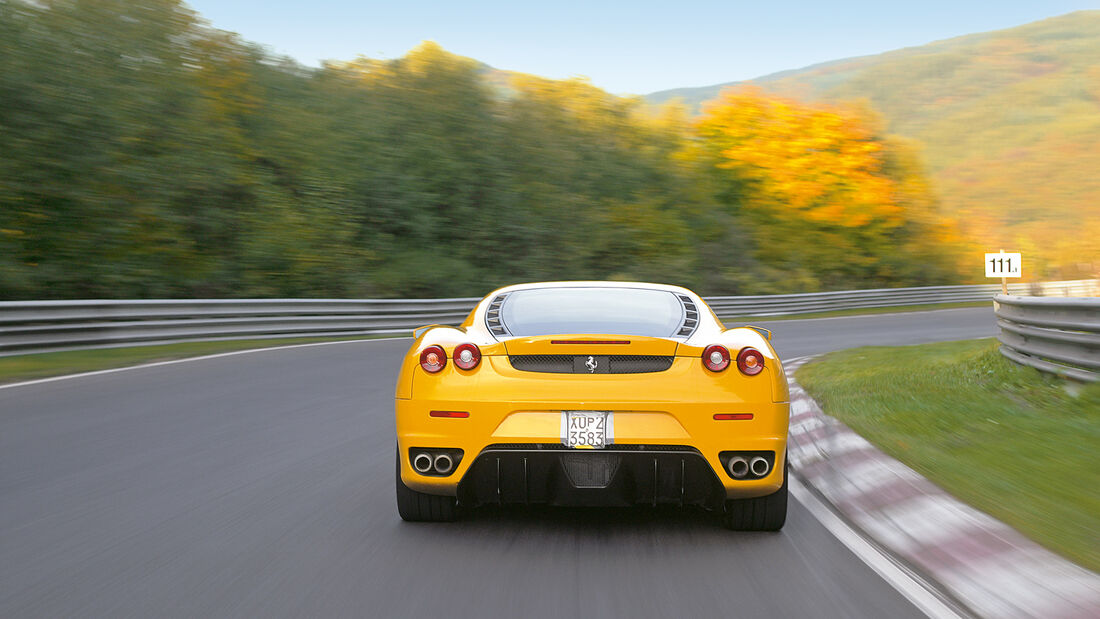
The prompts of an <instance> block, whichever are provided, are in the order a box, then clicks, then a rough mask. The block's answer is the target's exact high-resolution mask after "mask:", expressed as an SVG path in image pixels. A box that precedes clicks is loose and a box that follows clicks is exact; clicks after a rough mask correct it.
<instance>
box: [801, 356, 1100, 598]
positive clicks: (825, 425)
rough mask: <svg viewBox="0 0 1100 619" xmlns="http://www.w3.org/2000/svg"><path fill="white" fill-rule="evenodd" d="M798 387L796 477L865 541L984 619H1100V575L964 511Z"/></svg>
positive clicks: (981, 515)
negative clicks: (877, 546)
mask: <svg viewBox="0 0 1100 619" xmlns="http://www.w3.org/2000/svg"><path fill="white" fill-rule="evenodd" d="M810 359H811V357H802V358H798V359H793V360H791V361H788V362H787V363H785V364H784V366H785V368H786V371H787V377H788V378H789V379H790V384H791V425H790V435H789V440H788V454H789V459H790V463H791V467H792V469H793V470H794V471H795V473H796V474H797V475H798V477H799V478H801V479H802V481H803V482H805V483H806V484H808V485H810V486H811V487H812V488H813V489H814V490H816V491H817V492H818V493H819V494H820V495H821V496H822V497H823V498H824V499H826V500H827V501H829V503H831V504H832V506H833V508H834V509H836V510H837V511H838V512H839V513H840V514H841V515H842V516H844V517H845V518H846V519H847V520H849V521H850V522H851V523H853V524H854V525H855V526H856V527H857V528H859V529H861V531H862V533H863V534H864V535H866V536H868V537H869V538H870V539H871V540H873V541H874V542H876V543H877V544H878V545H879V546H881V547H883V548H885V549H886V550H887V551H889V552H891V553H892V554H893V555H895V556H896V557H898V558H900V559H902V560H903V561H905V562H907V563H909V564H910V565H911V566H913V567H914V568H916V569H917V570H918V571H920V572H921V573H923V574H924V575H926V576H927V577H928V578H931V579H932V580H934V581H935V582H936V583H938V584H939V585H940V587H942V588H943V590H944V591H945V592H946V593H948V594H950V595H951V596H952V597H954V598H955V599H956V600H958V601H959V602H960V603H961V604H962V605H964V606H965V607H966V609H967V610H969V611H972V612H974V613H975V614H977V615H979V616H982V617H1042V618H1043V619H1053V618H1076V617H1081V618H1086V617H1087V618H1090V619H1095V618H1096V617H1100V575H1098V574H1096V573H1094V572H1091V571H1089V570H1086V569H1084V568H1082V567H1080V566H1078V565H1076V564H1074V563H1072V562H1070V561H1068V560H1066V559H1063V558H1062V557H1060V556H1058V555H1056V554H1054V553H1053V552H1050V551H1049V550H1046V549H1045V548H1043V547H1041V546H1039V545H1038V544H1036V543H1035V542H1032V541H1031V540H1029V539H1027V538H1025V537H1024V536H1023V535H1021V534H1020V533H1018V532H1016V530H1014V529H1012V528H1011V527H1009V526H1008V525H1006V524H1004V523H1003V522H1000V521H999V520H996V519H995V518H992V517H991V516H989V515H987V514H985V513H983V512H980V511H978V510H976V509H974V508H973V507H970V506H969V505H966V504H964V503H962V502H960V501H959V500H958V499H955V498H954V497H952V496H951V495H949V494H947V493H946V492H944V491H943V490H941V489H940V488H939V487H938V486H936V485H935V484H933V483H931V482H930V481H928V480H927V479H925V478H924V477H922V476H921V475H920V474H918V473H917V472H916V471H914V470H913V469H910V468H909V467H907V466H905V465H904V464H902V463H900V462H898V461H897V460H894V459H893V458H891V457H889V456H887V455H886V454H884V453H882V452H881V451H879V450H878V449H876V448H875V447H874V446H873V445H871V444H870V443H869V442H867V441H866V440H864V439H863V438H862V437H861V436H859V435H858V434H856V433H855V432H853V431H852V430H851V429H849V428H848V427H847V426H845V425H844V424H842V423H840V422H839V421H837V420H836V419H834V418H832V417H829V416H828V415H826V414H825V413H823V412H822V410H821V407H820V406H818V404H817V402H815V401H814V400H813V399H812V398H811V397H810V396H809V395H807V394H806V392H805V391H804V390H803V389H802V388H801V387H800V386H798V384H797V383H796V382H795V381H794V371H795V370H796V369H798V368H799V367H800V366H801V365H802V364H804V363H805V362H806V361H809V360H810Z"/></svg>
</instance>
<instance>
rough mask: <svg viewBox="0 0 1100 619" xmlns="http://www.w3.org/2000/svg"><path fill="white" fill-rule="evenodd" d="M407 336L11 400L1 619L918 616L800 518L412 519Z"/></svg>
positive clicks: (858, 331)
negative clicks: (731, 526)
mask: <svg viewBox="0 0 1100 619" xmlns="http://www.w3.org/2000/svg"><path fill="white" fill-rule="evenodd" d="M760 324H762V325H764V326H769V327H772V328H774V330H775V342H776V346H777V348H778V350H779V352H780V353H781V354H782V355H784V356H785V357H788V358H790V357H795V356H801V355H807V354H815V353H819V352H824V351H827V350H834V349H839V348H848V347H852V346H858V345H864V344H907V343H919V342H927V341H936V340H951V339H965V338H972V337H984V336H989V335H993V334H994V330H995V327H994V321H993V315H992V311H991V310H989V309H985V308H978V309H962V310H944V311H936V312H925V313H911V314H895V315H879V316H860V317H851V318H834V319H818V320H806V321H777V322H774V323H771V324H768V323H766V322H761V323H760ZM408 345H409V340H391V341H374V342H369V341H368V342H357V343H342V344H335V345H326V346H315V347H305V348H292V349H283V350H271V351H267V352H258V353H250V354H243V355H234V356H226V357H220V358H214V359H206V360H199V361H193V362H187V363H180V364H174V365H165V366H159V367H150V368H143V369H135V370H128V371H123V372H115V373H108V374H101V375H97V376H89V377H82V378H74V379H69V380H61V381H56V382H49V383H42V384H36V385H26V386H17V387H12V388H7V389H0V616H2V617H7V618H14V617H51V618H52V617H173V616H178V617H284V616H286V617H422V618H429V617H430V618H433V619H435V618H440V619H454V618H463V617H501V616H522V617H561V616H578V617H598V616H619V617H626V616H638V617H704V616H706V617H797V616H802V617H891V618H903V617H917V616H920V612H919V611H918V610H917V609H916V608H915V607H913V606H912V605H910V604H909V602H907V601H906V600H905V599H904V598H903V597H902V596H901V595H900V594H898V593H897V592H896V591H895V590H894V589H893V588H891V587H890V586H889V585H888V584H887V583H886V582H885V581H883V580H881V579H880V578H879V577H878V576H877V575H876V574H875V573H874V572H872V571H871V570H870V569H869V568H868V567H867V566H865V565H864V564H863V563H862V562H860V560H859V559H857V558H856V557H855V556H854V555H853V554H852V553H851V552H849V551H848V550H847V549H846V548H845V547H844V546H843V545H842V544H841V543H840V542H838V541H837V540H836V539H834V538H833V537H832V536H831V535H830V534H829V533H828V531H826V529H825V528H824V527H823V526H822V525H821V524H820V523H819V522H818V521H817V520H816V519H815V518H814V517H813V516H812V515H811V514H810V513H809V512H808V511H807V510H806V509H805V508H804V507H803V506H802V505H800V504H799V503H798V502H797V501H794V500H793V497H792V503H791V505H790V513H789V517H788V521H787V525H786V527H785V528H784V529H783V531H781V532H779V533H774V534H768V533H735V532H730V531H726V530H724V529H722V528H721V527H720V525H719V522H718V520H717V517H715V516H714V515H712V514H707V513H705V512H702V511H695V510H677V509H668V510H659V511H657V510H652V509H641V508H640V509H614V510H597V509H589V510H579V509H549V510H545V509H544V510H522V509H520V510H513V509H508V510H500V509H495V508H485V509H481V510H477V511H475V512H473V513H472V514H471V515H469V516H468V517H466V518H465V519H464V520H462V521H460V522H458V523H454V524H409V523H403V522H402V521H401V520H399V518H398V516H397V509H396V506H395V504H394V480H393V445H394V428H393V409H392V395H393V384H394V380H395V377H396V368H397V364H398V361H399V359H400V358H401V355H402V354H403V353H404V351H405V349H406V348H407V347H408Z"/></svg>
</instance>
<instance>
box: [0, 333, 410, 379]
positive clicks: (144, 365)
mask: <svg viewBox="0 0 1100 619" xmlns="http://www.w3.org/2000/svg"><path fill="white" fill-rule="evenodd" d="M409 339H412V338H411V337H408V336H400V337H377V338H371V339H369V340H339V341H336V342H312V343H310V344H287V345H286V346H269V347H267V348H249V349H248V350H234V351H232V352H222V353H217V354H213V355H202V356H201V357H187V358H185V359H171V360H168V361H156V362H153V363H142V364H140V365H128V366H125V367H121V368H111V369H108V370H95V371H93V372H80V373H79V374H65V375H63V376H51V377H49V378H36V379H34V380H25V381H23V382H18V383H8V384H6V385H0V389H11V388H13V387H27V386H29V385H41V384H42V383H52V382H55V381H59V380H68V379H70V378H84V377H87V376H99V375H101V374H114V373H115V372H126V371H129V370H141V369H144V368H155V367H160V366H162V365H175V364H177V363H188V362H190V361H204V360H206V359H218V358H221V357H232V356H234V355H248V354H252V353H257V352H266V351H269V350H286V349H288V348H307V347H310V346H333V345H336V344H362V343H363V342H386V341H390V340H409Z"/></svg>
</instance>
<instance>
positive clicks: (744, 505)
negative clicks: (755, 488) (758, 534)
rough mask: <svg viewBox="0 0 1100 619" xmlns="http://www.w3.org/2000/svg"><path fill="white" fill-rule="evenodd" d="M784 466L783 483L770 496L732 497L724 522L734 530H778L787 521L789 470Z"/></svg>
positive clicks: (728, 503)
mask: <svg viewBox="0 0 1100 619" xmlns="http://www.w3.org/2000/svg"><path fill="white" fill-rule="evenodd" d="M789 468H790V467H789V465H788V466H784V467H783V485H782V486H780V487H779V490H776V491H775V492H773V493H772V494H769V495H768V496H761V497H755V498H751V499H730V500H728V501H726V510H725V513H724V514H723V515H722V522H723V524H725V525H726V528H727V529H733V530H734V531H778V530H780V529H782V528H783V523H785V522H786V521H787V470H788V469H789Z"/></svg>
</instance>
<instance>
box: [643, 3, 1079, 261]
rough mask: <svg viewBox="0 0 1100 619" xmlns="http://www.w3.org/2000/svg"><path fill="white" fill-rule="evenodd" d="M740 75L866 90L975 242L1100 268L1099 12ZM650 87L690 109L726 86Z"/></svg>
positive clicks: (809, 95) (826, 96)
mask: <svg viewBox="0 0 1100 619" xmlns="http://www.w3.org/2000/svg"><path fill="white" fill-rule="evenodd" d="M753 83H755V84H757V85H759V86H762V87H764V88H765V89H767V90H769V91H772V92H776V93H779V94H782V95H786V96H791V97H795V98H799V99H805V100H825V101H840V100H853V99H866V100H868V101H870V103H871V105H872V106H873V108H874V109H875V110H877V111H878V112H879V113H881V114H882V116H883V118H884V121H885V122H886V125H887V129H888V131H889V132H891V133H895V134H899V135H902V136H906V137H910V138H915V139H917V140H919V141H920V142H922V143H923V144H924V155H925V160H926V163H927V165H928V166H929V169H930V171H931V173H932V176H933V178H934V180H935V182H936V186H937V189H938V191H939V193H940V195H941V197H942V200H943V206H944V208H945V209H946V210H947V211H948V213H949V214H952V215H954V216H956V217H958V218H959V219H960V221H961V222H962V224H963V226H964V229H965V230H966V231H967V232H968V235H969V236H970V237H971V238H972V239H973V240H974V242H975V243H976V247H975V249H978V248H979V247H984V248H992V249H998V248H999V247H1001V246H1004V247H1005V248H1006V249H1007V248H1009V247H1011V248H1015V249H1019V250H1022V251H1024V252H1026V253H1027V254H1028V255H1030V256H1032V257H1034V259H1035V262H1033V263H1032V265H1031V269H1030V270H1031V272H1032V274H1034V275H1036V276H1042V275H1047V276H1064V277H1075V276H1080V275H1088V274H1090V273H1095V271H1096V270H1097V269H1100V241H1097V239H1100V148H1098V145H1100V11H1079V12H1076V13H1070V14H1068V15H1063V16H1060V17H1055V18H1051V19H1046V20H1042V21H1039V22H1034V23H1031V24H1027V25H1024V26H1019V27H1016V28H1010V29H1007V30H999V31H995V32H987V33H981V34H973V35H967V36H962V37H957V38H954V39H948V40H944V41H938V42H935V43H931V44H928V45H924V46H920V47H912V48H905V49H900V50H896V51H892V52H888V53H884V54H880V55H876V56H865V57H860V58H850V59H845V60H838V61H833V62H827V63H823V64H819V65H814V66H811V67H806V68H804V69H799V70H795V71H786V72H783V73H777V74H773V75H768V76H765V77H762V78H759V79H757V80H753ZM730 85H734V84H719V85H715V86H708V87H703V88H683V89H677V90H671V91H662V92H658V93H653V94H651V95H649V96H648V97H647V99H648V100H649V101H651V102H654V103H659V102H663V101H666V100H669V99H671V98H676V97H679V98H681V99H682V100H683V101H684V102H685V103H687V104H689V105H691V106H696V107H697V106H699V104H700V103H701V102H703V101H706V100H709V99H713V98H714V97H715V96H717V95H718V93H719V92H720V91H721V89H722V88H723V87H725V86H730Z"/></svg>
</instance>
